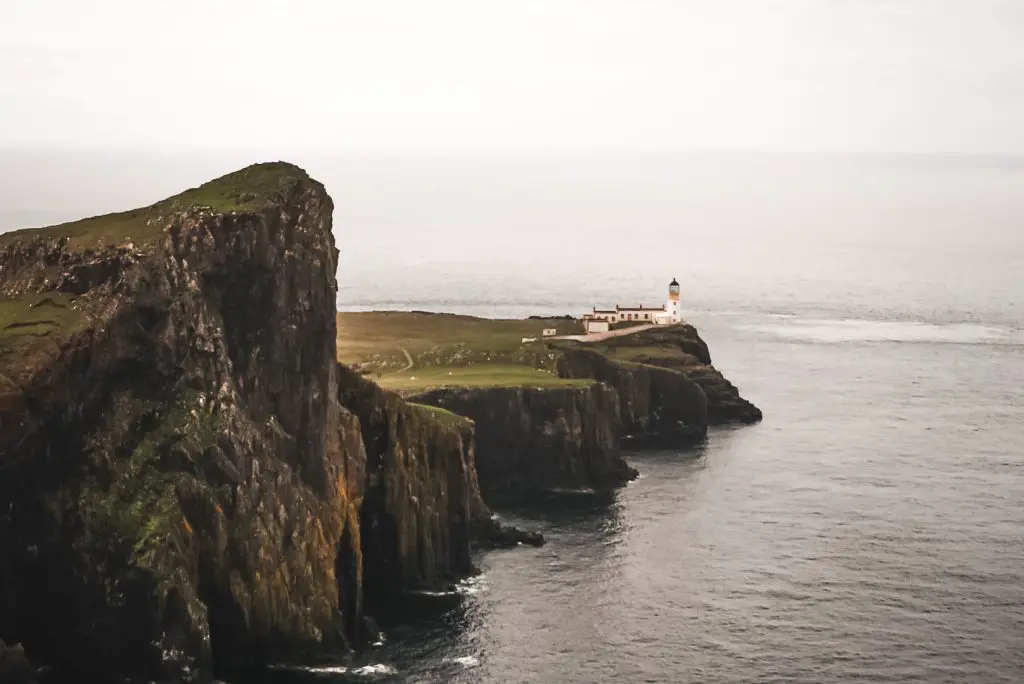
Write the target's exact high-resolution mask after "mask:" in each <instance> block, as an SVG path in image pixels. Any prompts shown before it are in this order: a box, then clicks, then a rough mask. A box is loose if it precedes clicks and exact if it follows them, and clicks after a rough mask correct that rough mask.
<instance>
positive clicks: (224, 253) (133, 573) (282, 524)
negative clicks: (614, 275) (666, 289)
mask: <svg viewBox="0 0 1024 684" xmlns="http://www.w3.org/2000/svg"><path fill="white" fill-rule="evenodd" d="M332 211H333V203H332V201H331V198H330V196H329V195H328V194H327V192H326V190H325V189H324V187H323V186H322V185H321V184H320V183H318V182H316V181H315V180H313V179H311V178H309V176H308V175H307V174H306V173H305V172H304V171H302V170H301V169H299V168H297V167H295V166H292V165H289V164H284V163H274V164H260V165H255V166H252V167H248V168H246V169H243V170H241V171H238V172H236V173H233V174H229V175H227V176H224V177H222V178H219V179H216V180H214V181H211V182H210V183H207V184H205V185H203V186H201V187H199V188H194V189H192V190H189V191H186V192H185V193H182V194H181V195H178V196H176V197H173V198H170V199H168V200H165V201H163V202H160V203H157V204H155V205H153V206H151V207H146V208H143V209H138V210H134V211H130V212H125V213H122V214H114V215H109V216H103V217H95V218H92V219H86V220H83V221H78V222H74V223H71V224H65V225H62V226H56V227H53V228H46V229H36V230H26V231H17V232H14V233H8V234H4V235H0V639H3V640H5V641H6V643H8V644H21V645H23V646H24V650H23V651H22V650H21V649H20V648H16V647H9V646H0V682H3V681H5V676H6V678H7V679H6V681H22V680H19V679H18V677H26V676H28V670H27V669H26V667H25V658H26V656H27V658H28V659H31V660H32V661H33V662H34V663H35V664H36V665H44V666H46V667H47V668H53V669H54V671H57V672H62V671H63V672H72V673H74V674H75V676H76V677H78V678H80V679H81V680H83V681H98V682H102V681H115V680H119V679H121V678H124V677H128V678H137V679H143V680H155V681H185V682H191V681H195V682H200V681H209V680H211V679H212V678H214V677H220V678H223V677H227V676H229V675H230V673H231V672H233V671H235V670H236V668H238V667H239V666H241V665H242V664H245V665H246V666H249V665H252V664H256V665H257V666H259V665H261V664H267V663H270V662H288V661H296V660H298V661H308V660H310V659H316V658H331V659H337V658H344V657H346V654H348V653H351V652H352V650H353V649H358V648H361V647H363V646H364V645H365V644H367V643H370V642H372V641H374V640H376V638H377V628H376V625H375V623H374V622H373V620H372V619H371V618H370V616H371V615H372V614H373V613H374V612H375V611H376V610H378V609H381V610H384V609H385V608H386V607H387V605H388V604H389V603H390V602H392V601H393V599H394V597H396V596H400V595H402V594H403V593H407V592H417V591H431V590H437V589H443V588H444V587H448V586H451V584H452V583H453V582H455V581H457V580H458V579H459V578H461V577H465V576H467V575H469V574H472V573H473V572H474V567H473V562H472V553H473V550H474V549H484V548H493V547H496V546H517V545H538V544H542V543H543V539H542V538H541V537H540V536H539V535H537V534H536V533H531V532H529V531H524V530H518V529H515V528H511V527H507V526H505V525H503V524H501V523H500V521H499V519H498V518H496V517H495V516H494V515H493V513H492V512H491V510H490V509H489V508H488V506H487V505H486V503H485V495H486V494H487V493H488V492H491V491H500V490H509V489H516V490H520V491H522V492H523V493H528V492H530V491H532V490H536V489H542V488H548V489H550V488H575V487H593V488H596V489H609V488H614V487H616V486H621V485H622V484H624V483H625V482H627V481H628V480H629V479H631V478H632V477H635V473H636V471H635V470H633V469H632V468H630V467H629V466H628V464H626V463H625V461H624V460H623V459H622V457H621V455H620V453H619V443H620V441H621V440H623V439H636V438H643V437H645V436H652V435H654V436H660V437H661V438H664V439H668V440H669V441H671V442H673V443H676V444H681V443H689V442H692V441H693V440H695V439H700V438H701V437H702V436H703V435H704V433H705V432H706V429H707V426H708V425H709V424H716V423H718V422H724V421H741V422H753V421H755V420H759V419H760V412H759V411H757V409H755V408H753V407H752V406H751V405H749V404H748V403H746V402H744V401H743V400H742V399H741V398H740V397H739V395H738V393H737V392H736V391H735V388H734V387H733V386H732V385H730V384H729V383H728V382H727V381H725V379H724V378H722V377H721V374H720V373H718V372H717V371H716V370H714V368H713V366H711V364H710V357H709V356H708V355H707V353H706V345H704V346H703V350H701V345H703V342H702V341H700V342H698V341H699V337H695V336H696V331H692V329H689V330H686V329H680V330H676V331H674V332H671V331H663V332H664V334H668V335H670V338H666V339H648V340H640V339H639V336H637V337H638V340H633V341H632V342H631V343H629V344H632V343H637V345H639V343H640V342H643V345H641V346H636V345H634V346H633V347H631V348H629V349H625V346H624V347H623V348H619V349H603V350H591V349H582V348H573V347H572V346H571V345H569V346H567V347H565V348H559V349H552V350H551V351H550V354H549V356H550V358H552V359H555V358H556V357H557V360H556V361H555V364H556V366H557V368H555V369H554V370H555V372H556V373H557V376H558V377H559V378H562V379H563V383H564V386H560V387H541V388H533V387H529V386H523V387H504V388H486V389H474V388H462V389H443V390H437V391H429V392H422V393H419V394H418V395H415V396H406V397H403V396H400V395H399V394H397V393H395V392H391V391H388V390H386V389H382V388H381V387H379V386H377V384H375V383H374V382H372V381H371V380H370V379H368V378H367V377H364V376H363V375H361V374H360V373H358V372H356V371H354V370H352V368H351V367H350V366H348V365H346V364H344V363H338V362H337V359H336V356H337V340H338V337H339V330H338V326H337V322H336V316H335V311H334V307H335V297H336V280H335V271H336V266H337V254H338V252H337V249H336V248H335V245H334V240H333V234H332V231H331V215H332ZM659 332H662V331H659ZM342 334H344V331H342ZM672 335H675V336H676V337H674V338H673V337H671V336H672ZM665 349H669V351H670V352H671V353H665V354H662V353H661V351H664V350H665ZM676 349H678V353H676V351H674V350H676ZM638 350H639V351H638ZM659 350H661V351H659ZM595 354H596V356H595ZM644 355H646V356H644ZM627 357H628V358H627ZM482 492H483V493H482ZM12 672H13V673H15V674H5V673H12Z"/></svg>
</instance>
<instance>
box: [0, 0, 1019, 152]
mask: <svg viewBox="0 0 1024 684" xmlns="http://www.w3.org/2000/svg"><path fill="white" fill-rule="evenodd" d="M0 124H2V125H0V144H4V145H11V144H15V145H25V144H28V145H33V144H56V145H144V146H166V147H172V148H174V147H197V146H198V147H253V146H258V147H275V148H280V147H287V148H294V149H300V148H305V149H316V150H320V151H331V150H341V149H353V148H371V149H381V148H387V149H395V150H418V149H459V150H464V149H469V150H472V149H480V148H495V147H502V148H532V149H555V148H583V149H594V148H613V149H614V148H660V149H664V148H683V149H691V148H776V149H778V148H781V149H796V150H871V151H877V150H887V151H903V150H907V151H915V152H967V153H1012V154H1022V153H1024V2H1022V1H1021V0H701V1H700V2H697V1H693V0H502V1H500V2H498V1H493V0H429V1H428V0H320V1H315V2H314V1H310V0H307V1H301V0H292V1H290V2H282V1H276V0H173V1H171V0H93V1H91V2H83V1H81V0H2V2H0Z"/></svg>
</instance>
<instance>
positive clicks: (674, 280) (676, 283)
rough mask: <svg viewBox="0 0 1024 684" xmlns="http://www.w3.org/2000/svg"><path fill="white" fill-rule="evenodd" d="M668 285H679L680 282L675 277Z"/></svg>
mask: <svg viewBox="0 0 1024 684" xmlns="http://www.w3.org/2000/svg"><path fill="white" fill-rule="evenodd" d="M668 286H669V287H679V283H678V282H677V281H676V279H675V278H673V279H672V282H671V283H669V284H668Z"/></svg>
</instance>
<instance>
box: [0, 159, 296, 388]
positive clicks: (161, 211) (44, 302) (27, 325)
mask: <svg viewBox="0 0 1024 684" xmlns="http://www.w3.org/2000/svg"><path fill="white" fill-rule="evenodd" d="M308 178H309V177H308V176H307V175H306V172H305V171H303V170H302V169H300V168H298V167H296V166H293V165H291V164H286V163H282V162H275V163H271V164H257V165H254V166H250V167H247V168H245V169H242V170H240V171H236V172H234V173H230V174H228V175H226V176H222V177H220V178H217V179H214V180H212V181H210V182H208V183H205V184H203V185H201V186H199V187H198V188H192V189H191V190H186V191H185V192H183V193H181V194H179V195H175V196H174V197H170V198H168V199H166V200H163V201H161V202H157V203H156V204H153V205H151V206H149V207H143V208H141V209H133V210H132V211H126V212H121V213H117V214H108V215H105V216H95V217H92V218H87V219H83V220H81V221H74V222H71V223H64V224H60V225H57V226H50V227H47V228H31V229H26V230H17V231H12V232H9V233H4V234H2V235H0V252H2V251H3V250H4V249H5V248H8V247H12V246H14V245H16V244H18V243H19V242H20V241H21V240H27V239H32V238H37V237H42V238H60V237H67V238H69V241H68V249H69V250H72V251H81V250H85V249H88V248H98V249H102V248H104V247H108V246H111V245H115V244H119V243H123V242H127V241H131V242H133V243H134V244H135V246H136V247H142V246H144V245H146V244H147V243H151V242H155V241H156V240H157V239H158V238H159V236H160V234H161V231H162V230H163V228H164V227H165V225H166V221H163V220H156V219H158V218H160V217H163V216H166V215H168V214H170V213H173V212H178V211H185V210H187V209H190V208H192V207H200V206H202V207H210V208H211V209H212V210H213V211H216V212H246V211H259V210H262V209H264V208H267V207H270V206H274V205H276V204H279V203H280V202H282V201H283V200H284V199H285V198H286V197H287V196H288V195H289V194H290V193H291V192H293V191H294V189H295V187H296V185H297V184H298V183H300V182H301V181H303V180H308ZM84 308H85V307H83V306H82V305H81V304H80V303H79V304H76V303H74V302H73V301H72V300H71V298H69V297H68V296H67V295H65V294H62V293H58V292H50V293H46V294H32V295H27V296H24V297H20V298H17V299H0V379H2V378H3V377H5V376H6V377H7V378H9V379H10V380H13V381H14V382H15V383H16V384H19V382H18V381H19V379H20V378H21V376H27V375H30V374H31V373H32V372H33V371H34V370H36V369H38V368H40V367H44V366H45V365H46V364H47V362H48V359H51V358H55V357H56V356H57V355H59V354H60V351H61V348H62V347H63V346H64V345H65V344H67V342H68V340H69V339H70V338H71V336H72V335H74V334H75V333H76V332H79V331H80V330H83V329H87V328H88V327H89V325H90V319H89V316H88V315H87V314H86V313H85V311H84Z"/></svg>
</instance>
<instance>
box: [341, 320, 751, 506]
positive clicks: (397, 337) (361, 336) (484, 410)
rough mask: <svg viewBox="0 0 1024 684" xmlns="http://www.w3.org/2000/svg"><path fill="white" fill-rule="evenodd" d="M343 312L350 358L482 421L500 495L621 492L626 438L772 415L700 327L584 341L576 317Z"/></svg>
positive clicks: (672, 437)
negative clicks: (743, 387) (717, 358)
mask: <svg viewBox="0 0 1024 684" xmlns="http://www.w3.org/2000/svg"><path fill="white" fill-rule="evenodd" d="M338 318H339V331H342V333H341V336H340V337H339V344H338V350H339V357H340V358H341V359H342V360H345V361H348V362H351V363H353V364H357V365H358V366H359V367H360V368H361V369H362V371H363V372H366V373H369V374H371V375H373V376H374V377H377V378H378V381H379V382H380V383H382V384H383V385H385V386H387V387H390V388H392V389H394V390H395V391H396V392H399V393H401V394H402V395H403V396H405V397H407V398H409V399H410V400H411V401H415V402H418V403H422V404H430V405H434V406H438V407H442V408H445V409H448V410H450V411H452V412H454V413H456V414H460V415H464V416H468V417H470V418H472V420H473V421H474V422H475V423H476V426H477V431H476V440H477V453H476V466H477V472H478V475H479V481H480V486H481V488H482V490H483V491H484V492H485V493H486V495H487V497H488V498H495V497H502V498H505V497H507V496H512V497H517V496H518V497H525V498H529V497H530V496H531V494H533V493H536V492H546V491H551V490H566V489H569V490H593V491H607V490H610V489H614V488H616V487H620V486H622V485H624V484H625V483H627V482H628V481H629V480H631V479H632V478H634V477H636V475H637V472H636V470H635V469H633V468H632V467H630V466H629V464H628V463H627V462H626V460H625V458H624V457H623V453H622V448H623V447H626V448H635V449H639V448H649V447H664V448H685V447H688V446H691V445H693V444H695V443H697V442H699V441H700V440H702V439H704V437H705V436H706V434H707V430H708V427H709V426H712V425H720V424H724V423H730V422H739V423H752V422H757V421H758V420H760V419H761V412H760V410H759V409H757V408H756V407H755V406H754V405H753V404H751V403H750V402H748V401H746V400H745V399H743V398H742V397H741V396H740V394H739V392H738V390H737V389H736V387H735V386H734V385H732V384H731V383H730V382H729V381H728V380H726V379H725V377H724V376H723V375H722V374H721V373H720V372H719V371H718V370H717V369H716V368H715V367H714V366H713V365H712V364H711V355H710V352H709V351H708V347H707V344H706V343H705V342H704V340H703V339H701V337H700V335H699V334H698V333H697V331H696V329H695V328H694V327H693V326H690V325H686V324H680V325H673V326H665V327H659V328H647V329H643V328H637V329H636V330H630V331H627V332H625V333H623V334H619V335H617V336H610V337H600V336H598V337H596V338H595V339H583V340H580V339H575V338H576V337H578V333H579V332H580V330H579V329H578V326H579V323H578V322H575V321H572V320H566V319H564V318H559V319H541V318H531V319H527V320H525V321H514V320H490V319H480V318H473V317H470V316H454V315H451V314H430V313H424V312H370V313H343V314H339V315H338ZM545 329H548V330H550V329H555V330H556V332H557V333H558V334H557V335H555V336H552V337H548V338H545V337H544V336H543V334H542V333H543V330H545Z"/></svg>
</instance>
